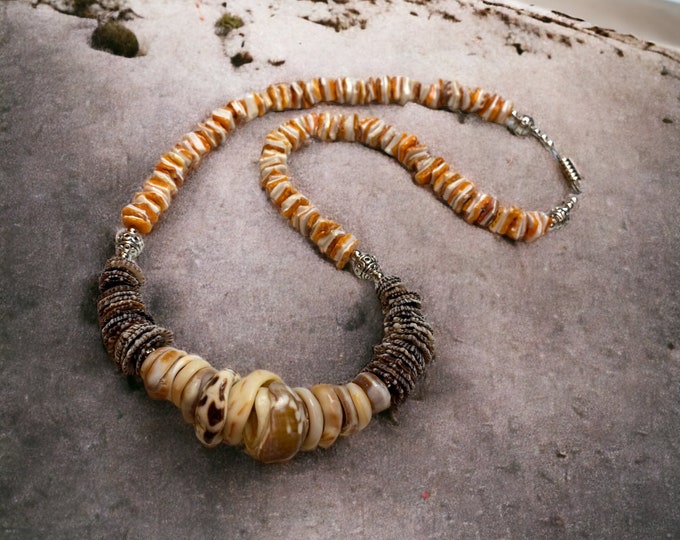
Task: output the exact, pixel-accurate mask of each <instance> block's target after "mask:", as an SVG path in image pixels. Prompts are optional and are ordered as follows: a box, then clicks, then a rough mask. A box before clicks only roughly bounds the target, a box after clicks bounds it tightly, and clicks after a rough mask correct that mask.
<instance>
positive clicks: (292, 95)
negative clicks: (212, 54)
mask: <svg viewBox="0 0 680 540" xmlns="http://www.w3.org/2000/svg"><path fill="white" fill-rule="evenodd" d="M409 102H413V103H418V104H420V105H423V106H425V107H428V108H430V109H446V110H449V111H461V112H466V113H475V114H477V115H478V116H480V117H481V118H483V119H484V120H488V121H490V122H496V123H498V124H504V125H508V122H513V121H514V120H512V115H511V113H512V103H511V102H510V101H506V100H505V99H503V98H502V97H501V96H499V95H496V94H491V93H488V92H486V91H485V90H482V89H481V88H475V89H471V88H464V87H462V86H460V85H459V84H458V83H456V82H453V81H444V80H442V79H440V80H438V81H437V82H435V83H433V84H430V85H427V84H422V83H420V82H418V81H416V80H413V79H409V78H408V77H376V78H369V79H366V80H363V79H353V78H350V77H344V78H339V79H326V78H316V79H311V80H309V81H299V82H294V83H284V84H274V85H271V86H269V87H267V89H266V90H264V91H263V92H254V93H251V94H248V95H246V96H245V97H243V98H241V99H235V100H232V101H230V102H229V103H227V104H226V105H225V106H224V107H220V108H217V109H215V110H214V111H213V112H212V113H211V114H210V116H209V117H208V118H207V119H206V120H205V121H203V122H201V123H199V124H198V126H197V127H196V128H195V129H194V130H193V131H191V132H189V133H187V134H186V135H184V136H183V137H182V139H181V140H180V142H179V143H177V144H176V145H175V146H174V147H173V148H172V149H171V150H170V151H169V152H167V153H166V154H164V155H163V156H161V159H160V161H159V162H158V163H157V164H156V166H155V168H154V171H153V173H152V174H151V176H150V177H149V178H148V179H147V180H146V181H145V182H144V185H143V187H142V190H141V191H139V192H137V193H136V194H135V195H134V196H133V198H132V201H131V202H130V204H128V205H126V206H125V207H124V208H123V211H122V213H121V217H122V220H123V224H124V226H125V227H126V228H129V229H135V230H137V231H139V232H140V233H142V234H147V233H149V232H151V230H152V229H153V226H154V224H155V223H156V222H157V221H158V219H159V217H160V216H161V214H162V213H163V212H165V211H166V210H167V209H168V207H169V206H170V204H171V202H172V199H173V197H174V196H175V194H176V193H177V191H178V188H179V187H181V185H182V184H183V183H184V181H185V180H186V178H187V177H188V175H189V174H190V172H191V171H192V170H193V169H194V168H196V167H197V166H198V164H199V162H200V160H201V159H202V158H203V157H204V156H205V155H206V154H207V153H209V152H210V151H211V150H213V149H214V148H216V147H217V146H219V145H220V144H221V143H222V142H224V140H225V139H226V138H227V137H228V136H229V134H230V133H231V132H232V131H233V130H234V129H235V128H236V127H237V126H240V125H242V124H244V123H246V122H249V121H250V120H253V119H254V118H257V117H259V116H263V115H265V114H267V113H268V112H270V111H277V112H278V111H287V110H293V109H308V108H311V107H313V106H315V105H317V104H319V103H337V104H346V105H371V104H381V105H405V104H406V103H409Z"/></svg>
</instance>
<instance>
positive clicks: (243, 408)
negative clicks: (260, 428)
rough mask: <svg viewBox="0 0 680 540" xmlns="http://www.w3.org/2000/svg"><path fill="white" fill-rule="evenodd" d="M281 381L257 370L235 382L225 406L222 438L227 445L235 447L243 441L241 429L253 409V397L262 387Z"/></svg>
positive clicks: (266, 372)
mask: <svg viewBox="0 0 680 540" xmlns="http://www.w3.org/2000/svg"><path fill="white" fill-rule="evenodd" d="M275 381H279V382H280V381H281V379H280V378H279V376H278V375H276V374H275V373H272V372H271V371H266V370H264V369H258V370H255V371H253V372H252V373H249V374H248V375H246V376H245V377H243V378H242V379H241V380H239V381H236V383H235V384H234V386H232V388H231V392H230V393H229V400H228V404H227V421H226V423H225V424H224V429H223V433H222V437H223V438H224V440H225V442H226V443H227V444H231V445H233V446H236V445H237V444H241V441H242V440H243V428H244V427H245V425H246V422H247V421H248V417H249V416H250V413H251V411H252V409H253V404H254V402H255V396H256V395H257V391H258V390H259V389H260V387H262V386H266V385H268V384H270V383H272V382H275Z"/></svg>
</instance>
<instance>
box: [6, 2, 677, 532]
mask: <svg viewBox="0 0 680 540" xmlns="http://www.w3.org/2000/svg"><path fill="white" fill-rule="evenodd" d="M248 6H249V3H248V2H246V1H245V0H235V1H233V2H229V10H230V11H232V12H234V13H235V14H236V15H239V16H240V17H242V18H243V21H244V23H245V24H244V26H243V27H242V28H239V29H238V30H234V31H233V32H231V33H230V34H229V36H227V37H226V38H224V39H222V38H220V37H218V36H216V35H215V33H214V29H213V24H214V21H215V20H217V18H218V17H219V16H220V15H221V14H222V12H223V8H221V5H220V3H217V2H206V1H203V2H196V3H194V2H181V1H179V0H173V1H169V2H163V3H160V2H148V1H142V0H138V1H135V2H132V3H131V4H130V7H132V8H133V10H134V12H135V13H136V14H138V15H140V17H139V18H134V19H133V20H131V21H129V22H127V23H126V24H127V25H128V27H129V28H130V29H132V30H133V31H134V32H135V33H136V34H137V36H138V39H139V42H140V47H141V52H142V55H141V56H139V57H137V58H130V59H128V58H122V57H115V56H112V55H109V54H107V53H105V52H101V51H96V50H93V49H92V48H90V46H89V44H88V40H89V36H90V35H91V33H92V31H93V29H94V27H95V25H96V22H95V21H93V20H89V19H81V18H77V17H73V16H68V15H64V14H61V13H58V12H56V11H54V10H53V9H52V8H51V7H49V6H47V5H39V6H37V7H35V8H34V7H31V5H30V4H29V3H28V2H23V1H14V2H2V3H1V4H0V73H1V74H2V76H1V77H0V92H1V93H0V148H1V149H2V156H3V158H2V160H0V209H1V212H2V216H3V219H2V221H1V222H0V253H2V257H1V259H0V260H1V262H0V265H1V266H0V268H1V269H2V275H3V279H2V280H1V281H0V376H1V378H2V381H3V391H2V393H0V410H2V416H0V456H1V460H0V463H1V465H0V536H2V537H4V538H36V537H49V538H98V537H133V538H158V537H169V538H206V537H214V536H217V535H220V536H224V537H227V538H263V537H267V536H277V537H287V538H347V537H349V536H353V537H357V538H395V537H397V538H522V537H551V538H555V537H557V538H559V537H565V538H567V537H570V538H573V537H593V538H603V537H609V538H639V537H649V538H664V537H673V536H674V535H676V534H677V532H678V530H680V510H679V509H678V485H680V448H679V446H680V443H678V438H677V434H678V432H679V430H680V418H679V416H680V367H679V362H680V354H679V352H678V351H679V350H680V349H679V347H680V331H679V327H680V324H679V323H680V309H679V306H680V285H679V284H680V259H679V257H678V253H679V252H680V219H679V218H678V211H677V209H678V203H679V202H680V196H679V195H678V189H677V182H678V178H679V177H680V159H679V158H678V147H679V145H680V129H679V126H680V101H679V99H680V62H679V61H678V56H677V53H674V52H670V51H667V50H665V49H663V48H660V47H655V46H646V45H645V44H644V43H642V42H640V41H637V40H635V39H634V38H630V37H625V36H621V35H618V34H615V33H609V34H607V33H606V32H603V31H601V30H599V29H596V28H595V29H594V28H591V27H590V26H589V25H588V24H587V23H581V22H578V21H574V20H572V19H569V18H567V17H563V16H558V15H553V14H551V13H550V12H547V11H531V10H530V9H529V8H527V7H524V6H522V5H520V4H512V5H510V6H507V5H506V6H504V5H501V4H499V3H495V2H453V1H447V2H401V1H398V2H392V3H390V4H382V3H376V4H375V5H374V4H372V3H368V2H359V1H356V0H351V1H349V2H347V3H342V2H329V3H328V4H326V3H319V2H311V1H309V2H306V1H301V2H271V3H270V4H269V5H267V4H266V3H263V4H262V5H261V6H258V7H252V6H251V7H248ZM605 34H606V35H605ZM239 52H248V53H249V54H250V55H251V56H252V58H253V62H251V63H249V64H246V65H243V66H241V67H239V68H234V67H233V66H232V63H231V61H230V58H231V57H232V56H234V55H236V54H237V53H239ZM382 74H404V75H408V76H411V77H414V78H417V79H420V80H423V81H431V80H433V79H435V78H440V77H442V78H455V79H457V80H459V81H460V82H461V83H463V84H466V85H480V86H482V87H484V88H487V89H489V90H495V91H498V92H501V93H502V94H503V95H504V96H506V97H508V98H511V99H513V100H514V101H515V103H516V104H517V106H518V109H519V110H520V111H521V112H527V113H530V114H532V115H533V116H534V118H536V120H537V122H538V123H539V125H540V126H541V127H542V128H543V129H544V130H545V131H547V132H548V133H549V134H550V135H551V136H552V137H553V138H554V139H555V140H556V143H557V145H558V148H561V149H564V151H565V153H567V154H568V155H569V156H570V157H572V158H573V159H574V160H575V161H576V163H577V164H578V165H579V167H580V169H581V171H582V172H583V174H584V175H585V176H586V179H587V180H586V192H585V195H584V197H583V200H582V203H581V204H580V206H579V207H578V208H577V211H576V212H575V215H574V219H573V221H572V222H571V223H570V224H569V226H568V227H567V228H566V229H564V230H562V231H559V232H557V233H555V234H551V235H549V236H548V237H546V238H544V239H541V240H540V241H539V242H537V243H535V244H532V245H512V244H511V243H509V242H506V241H503V240H499V239H498V238H495V237H493V235H491V234H489V233H488V232H486V231H483V230H481V229H477V228H474V227H471V226H469V225H467V224H465V223H464V222H463V221H462V220H460V219H459V218H458V217H456V216H455V215H453V214H452V213H451V212H450V210H448V209H447V208H446V207H445V206H444V205H442V204H441V203H439V202H437V201H436V200H435V199H434V198H433V197H432V196H431V195H430V194H428V193H427V192H426V191H424V190H422V189H420V188H418V187H416V186H414V185H413V184H412V183H411V182H410V179H409V178H408V175H407V173H406V172H405V171H404V170H403V169H401V168H400V167H399V166H398V165H397V164H396V163H395V162H393V161H392V160H390V159H389V158H387V157H385V156H383V155H380V154H377V153H376V152H374V151H371V150H369V149H365V148H359V147H356V146H353V145H347V144H343V145H323V144H321V143H313V144H312V145H310V147H309V148H308V149H305V150H303V151H301V152H298V153H296V155H295V156H294V158H293V159H292V161H291V168H292V170H293V172H294V174H295V176H296V178H297V179H298V182H299V184H300V186H301V187H302V188H303V190H304V191H305V192H306V193H308V194H309V196H310V197H311V199H312V200H313V201H314V202H315V203H316V204H317V205H319V206H320V207H322V208H323V209H324V210H326V211H327V212H328V213H330V214H331V215H333V216H337V217H338V218H339V219H340V220H341V221H342V223H343V224H345V225H346V226H347V228H348V229H349V230H351V231H353V232H354V233H355V234H356V235H357V237H359V238H360V239H361V240H362V248H363V249H365V250H366V251H369V252H372V253H374V254H375V255H376V256H378V258H379V260H380V261H381V264H382V266H383V268H384V269H385V270H386V271H387V272H390V273H395V274H397V275H400V276H401V277H402V279H403V280H404V282H405V283H406V284H407V285H408V286H409V287H411V288H413V289H415V290H417V291H419V292H420V294H421V295H422V297H423V298H424V310H425V312H426V313H427V314H429V318H430V321H431V322H432V324H433V326H434V328H435V331H436V347H437V360H436V363H435V364H434V365H433V366H432V367H431V370H430V375H429V377H428V379H427V381H426V382H425V383H424V384H422V385H421V386H420V387H419V390H418V391H417V392H416V395H415V396H414V397H413V398H412V399H410V400H409V401H408V402H406V403H405V404H404V405H403V406H402V407H401V408H400V410H399V411H398V414H397V415H396V419H394V418H391V417H390V416H388V415H386V416H381V417H380V418H378V419H377V420H374V421H373V423H372V424H371V426H369V428H367V429H366V430H365V431H364V432H362V433H361V434H359V435H357V436H353V437H350V438H348V439H346V440H342V441H340V442H339V444H336V445H335V446H334V447H333V448H332V449H330V450H328V451H318V452H314V453H309V454H304V455H302V456H300V457H299V458H297V459H295V460H294V461H292V462H290V463H287V464H285V465H278V466H263V465H260V464H258V463H255V462H253V461H252V460H251V459H250V458H249V457H247V456H245V455H244V454H243V452H242V451H239V450H234V449H230V448H227V447H220V448H218V449H213V450H207V449H204V448H203V447H201V445H200V444H199V443H198V442H197V441H196V440H195V439H194V436H193V433H192V430H191V429H190V428H189V427H188V426H186V425H185V424H183V422H182V419H181V416H180V414H179V413H178V412H177V411H176V410H174V408H173V407H172V406H171V405H170V404H168V403H160V402H154V401H152V400H150V399H149V398H148V397H147V396H146V395H145V394H144V391H143V389H142V388H141V387H140V386H139V384H138V383H136V382H135V381H128V380H126V379H125V378H122V377H121V376H119V375H117V373H116V372H115V371H114V368H113V365H112V363H111V361H110V360H108V359H107V357H106V353H105V351H104V349H103V347H102V345H101V343H100V340H99V336H98V330H97V328H96V314H95V306H94V298H95V283H96V278H97V274H98V272H99V271H100V269H101V268H102V267H103V264H104V261H105V259H106V258H107V257H108V256H109V255H110V254H111V253H112V239H113V235H114V233H115V230H116V229H117V228H118V226H119V225H118V217H117V216H118V212H119V210H120V208H121V207H122V205H123V204H125V203H126V202H127V200H128V198H129V196H130V195H131V193H132V192H133V191H134V190H135V189H136V188H137V186H138V185H140V183H141V182H142V180H143V179H144V177H145V175H146V174H148V172H149V171H150V169H151V168H152V166H153V165H154V163H155V161H156V159H157V157H158V156H159V155H160V154H161V153H162V152H164V151H166V150H167V149H169V148H170V147H171V146H172V145H173V144H174V143H175V142H176V141H177V140H178V139H179V138H180V136H181V135H182V134H183V133H184V132H186V131H188V130H189V129H191V128H192V127H193V125H194V124H195V123H196V122H198V121H199V120H201V119H202V118H203V117H204V116H205V114H207V113H208V112H209V111H210V110H211V109H213V108H214V107H216V106H218V105H220V104H223V103H225V102H226V101H228V100H229V99H232V98H235V97H239V96H241V95H243V94H244V93H246V92H247V91H250V90H259V89H262V88H264V87H265V86H266V85H267V84H269V83H271V82H273V81H288V80H295V79H307V78H311V77H314V76H322V75H323V76H338V75H351V76H356V77H367V76H373V75H382ZM363 112H366V113H367V114H368V113H373V114H379V115H381V116H384V117H385V118H387V119H388V120H389V122H390V123H392V124H394V125H395V126H397V127H399V128H401V129H404V130H407V131H411V132H413V133H416V134H417V135H418V136H419V137H420V138H421V140H423V141H424V142H425V143H426V144H428V145H429V146H430V147H431V148H432V149H433V150H434V151H436V152H437V153H440V154H441V155H443V156H445V157H446V158H447V159H449V160H450V161H451V162H453V163H455V164H456V165H457V167H458V168H459V169H460V170H461V171H463V172H465V173H466V174H467V175H469V176H470V177H471V178H473V179H474V180H475V181H476V183H477V184H478V185H479V186H480V187H481V188H484V189H488V190H489V191H491V192H492V193H494V194H497V195H498V196H499V197H500V198H502V199H504V200H507V201H512V202H516V203H518V204H522V205H524V206H527V207H538V208H549V207H550V206H552V205H553V204H555V203H557V202H559V200H560V198H561V197H562V194H563V187H562V184H561V182H560V179H559V176H558V171H557V169H556V167H555V165H554V163H553V162H551V161H550V159H549V156H548V155H547V154H546V153H545V152H544V151H543V150H542V149H541V148H540V147H539V145H538V144H536V143H535V141H531V140H523V139H517V138H514V137H512V136H511V135H509V134H508V133H507V132H506V131H505V130H503V129H501V128H498V127H497V126H491V125H484V124H482V123H481V122H477V121H475V120H474V119H471V118H470V119H468V120H467V121H466V122H464V123H460V122H459V121H458V119H457V118H456V117H455V116H452V115H450V114H447V113H444V112H433V111H425V110H422V109H421V108H419V107H416V106H408V107H405V108H398V107H397V108H392V107H391V108H380V107H372V108H370V110H368V111H363ZM290 116H292V114H285V115H269V116H267V117H265V118H263V119H260V120H258V121H255V122H253V123H251V124H249V125H248V126H246V127H245V128H244V129H242V130H240V131H239V132H237V133H236V134H235V135H234V136H233V137H232V138H231V139H229V141H228V142H227V143H226V144H225V146H224V147H223V148H222V149H221V150H219V151H218V152H217V153H215V154H214V155H213V156H212V157H210V158H209V159H208V160H206V162H205V163H204V164H203V166H202V167H201V169H200V170H199V171H198V172H197V173H196V174H195V175H194V176H193V177H192V178H191V179H190V181H189V182H187V184H186V185H185V186H184V188H183V190H182V192H181V194H180V195H179V197H178V198H177V200H176V202H175V204H174V206H173V208H172V209H171V211H170V212H169V214H168V215H167V216H166V218H165V219H164V221H163V223H162V224H161V226H159V227H158V228H157V230H156V231H154V234H152V235H151V236H150V237H149V238H148V239H147V248H146V251H145V253H144V254H143V255H142V257H141V259H140V264H141V265H142V267H143V268H144V269H145V272H146V275H147V278H148V280H149V284H148V285H147V286H146V288H145V295H146V298H147V300H148V303H149V305H150V308H151V311H152V313H154V315H155V316H156V318H157V320H158V321H159V323H161V324H163V325H164V326H167V327H168V328H171V329H172V330H173V331H174V332H175V334H176V338H177V343H178V344H179V346H181V347H182V348H185V349H186V350H189V351H193V352H195V353H197V354H201V355H202V356H204V357H205V358H207V359H209V360H210V361H211V362H212V363H213V364H214V365H216V366H217V367H222V366H230V367H232V368H233V369H235V370H237V371H239V372H242V373H245V372H248V371H250V370H251V369H255V368H261V367H264V368H268V369H271V370H273V371H276V372H278V373H280V374H281V375H282V376H283V377H284V379H285V380H286V381H287V382H288V383H290V384H292V385H301V384H312V383H315V382H319V381H326V382H342V381H345V380H347V379H348V378H349V377H351V376H352V375H353V374H354V373H355V372H356V371H358V370H359V369H360V368H361V366H362V365H363V364H364V363H365V362H366V361H367V359H368V357H369V356H370V351H371V346H372V344H373V343H376V342H377V341H378V340H379V338H380V328H379V325H380V317H379V314H378V306H377V301H376V299H375V297H374V295H373V294H372V292H371V291H370V290H369V289H367V285H366V283H362V282H359V281H358V280H356V279H355V278H353V276H351V275H350V273H349V272H338V271H336V270H335V269H334V268H333V266H332V265H331V264H329V263H327V262H325V261H324V260H322V259H321V258H320V257H318V256H317V255H316V254H315V253H314V252H313V251H312V250H311V249H310V245H309V244H308V243H306V242H305V241H304V240H303V239H302V238H301V237H299V236H298V235H297V233H295V231H293V230H292V229H291V228H289V227H287V226H286V225H285V224H284V223H283V222H282V220H281V219H280V217H279V216H278V215H277V214H276V212H275V211H274V209H273V208H272V207H271V205H270V204H269V203H268V202H267V201H266V197H265V195H264V194H263V193H262V192H261V191H260V189H259V187H258V182H257V163H256V161H257V157H258V155H259V150H260V145H261V142H262V139H263V137H264V135H265V134H266V133H267V131H268V130H269V129H270V128H272V127H274V126H275V125H277V124H278V123H280V122H281V121H282V120H283V119H284V118H288V117H290ZM348 191H349V193H351V195H349V196H348Z"/></svg>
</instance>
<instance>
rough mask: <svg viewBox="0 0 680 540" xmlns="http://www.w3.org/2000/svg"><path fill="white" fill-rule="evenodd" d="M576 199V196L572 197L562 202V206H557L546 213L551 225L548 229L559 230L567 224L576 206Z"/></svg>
mask: <svg viewBox="0 0 680 540" xmlns="http://www.w3.org/2000/svg"><path fill="white" fill-rule="evenodd" d="M576 202H577V198H576V195H572V196H571V197H569V199H567V200H566V201H564V202H563V203H562V204H560V205H557V206H556V207H555V208H553V209H552V210H550V212H548V215H549V216H550V217H551V218H552V223H551V224H550V229H551V230H552V229H555V230H557V229H561V228H562V227H564V226H565V225H566V224H567V223H568V222H569V218H570V217H571V211H572V209H573V208H574V206H576Z"/></svg>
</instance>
